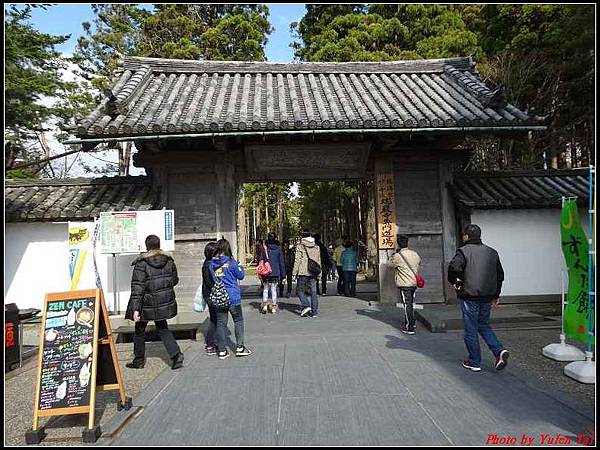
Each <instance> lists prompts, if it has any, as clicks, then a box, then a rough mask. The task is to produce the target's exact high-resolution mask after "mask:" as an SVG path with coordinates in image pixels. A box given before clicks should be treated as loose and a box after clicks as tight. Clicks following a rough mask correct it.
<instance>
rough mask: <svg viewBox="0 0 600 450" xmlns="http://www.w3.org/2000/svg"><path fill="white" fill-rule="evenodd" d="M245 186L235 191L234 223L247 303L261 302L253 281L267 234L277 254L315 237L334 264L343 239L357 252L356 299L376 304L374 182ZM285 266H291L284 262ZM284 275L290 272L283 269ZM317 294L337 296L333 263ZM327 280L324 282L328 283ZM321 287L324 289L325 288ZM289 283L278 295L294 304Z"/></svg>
mask: <svg viewBox="0 0 600 450" xmlns="http://www.w3.org/2000/svg"><path fill="white" fill-rule="evenodd" d="M324 178H325V177H323V176H321V177H319V180H318V181H315V180H299V181H286V182H283V181H278V182H246V183H242V184H241V185H240V186H239V187H238V196H237V208H236V222H237V248H238V255H239V258H240V260H243V261H244V262H245V263H246V268H247V274H248V275H247V277H246V278H247V279H246V281H245V282H243V283H242V284H243V289H242V290H243V292H244V295H245V296H247V297H256V296H262V288H261V281H260V279H259V277H258V276H257V275H256V265H257V264H258V259H259V254H260V248H261V244H262V241H263V240H265V239H266V238H267V235H268V234H269V233H273V234H274V235H275V236H276V239H277V241H278V243H279V244H280V248H282V249H283V247H285V246H287V248H285V251H286V252H287V251H290V248H291V250H292V251H294V248H295V245H297V244H298V243H299V242H300V238H301V235H302V232H303V231H304V230H308V231H309V232H310V233H311V234H312V235H314V236H317V237H318V238H319V240H320V242H322V243H323V244H324V246H325V248H326V249H327V252H328V254H327V256H328V258H329V259H330V260H333V258H334V256H333V253H334V250H335V248H336V247H337V246H338V245H339V243H340V242H341V240H342V238H343V237H344V238H345V239H346V240H351V241H352V242H353V248H355V249H356V250H357V253H358V261H359V270H358V272H357V279H358V283H357V286H358V287H357V293H356V296H357V297H358V298H363V299H365V300H375V299H376V298H377V269H378V260H377V242H376V223H375V199H374V194H375V193H374V190H373V181H372V180H371V179H369V178H368V177H364V178H362V179H359V178H356V179H345V180H336V179H329V180H327V179H324ZM288 264H289V262H288ZM287 269H288V270H290V269H291V267H287ZM324 269H325V271H326V274H327V275H325V277H324V279H321V285H320V287H319V292H320V293H325V292H326V293H327V295H328V296H331V295H337V294H338V292H337V287H338V286H337V280H338V277H339V274H338V273H337V270H336V265H335V263H333V264H330V265H328V267H325V268H324ZM326 280H328V281H326ZM323 283H326V284H325V286H323ZM287 284H288V277H284V281H283V283H282V286H280V287H281V289H280V291H281V293H283V294H284V297H287V293H288V292H291V296H292V298H294V299H295V300H294V301H297V300H298V299H297V295H296V283H295V282H293V283H292V289H291V290H290V289H288V286H287Z"/></svg>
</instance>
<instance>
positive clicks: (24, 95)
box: [4, 5, 69, 142]
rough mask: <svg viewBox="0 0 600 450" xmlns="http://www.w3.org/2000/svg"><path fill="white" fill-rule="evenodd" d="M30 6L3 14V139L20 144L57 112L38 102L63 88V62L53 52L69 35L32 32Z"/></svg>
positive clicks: (54, 95)
mask: <svg viewBox="0 0 600 450" xmlns="http://www.w3.org/2000/svg"><path fill="white" fill-rule="evenodd" d="M33 7H36V6H30V5H26V6H24V7H22V9H20V8H18V7H17V6H16V5H10V6H9V7H8V9H5V11H4V30H5V40H4V43H5V54H4V65H5V68H4V70H5V79H4V95H5V103H4V113H5V129H4V137H5V140H11V141H14V142H22V141H23V140H25V139H29V138H31V137H32V136H35V132H36V131H42V130H44V122H45V121H46V120H48V119H49V118H50V117H52V116H53V115H55V114H57V111H56V110H55V109H54V108H52V107H50V106H44V105H43V104H41V103H40V100H42V98H43V97H56V96H58V95H60V94H61V90H62V89H64V83H63V82H62V80H61V76H60V73H59V71H60V69H63V68H65V67H66V62H65V60H64V59H61V58H60V54H59V52H58V51H56V50H55V46H56V45H59V44H62V43H63V42H65V41H66V40H67V39H69V36H52V35H49V34H45V33H40V32H39V31H37V30H35V29H34V28H33V27H32V26H31V25H30V24H28V23H27V20H28V19H29V18H30V17H31V10H32V8H33Z"/></svg>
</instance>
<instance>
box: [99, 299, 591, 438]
mask: <svg viewBox="0 0 600 450" xmlns="http://www.w3.org/2000/svg"><path fill="white" fill-rule="evenodd" d="M257 305H258V300H250V301H246V303H245V306H244V317H245V324H246V345H247V346H248V347H249V348H250V349H252V350H253V351H254V354H253V355H252V356H250V357H247V358H235V357H234V356H232V357H230V358H228V359H226V360H224V361H221V360H219V359H217V358H216V357H214V356H212V357H211V356H207V355H205V354H204V353H203V343H202V342H198V343H195V344H194V346H192V347H191V348H190V349H189V350H188V351H187V352H186V354H185V356H186V361H185V366H184V368H183V369H181V370H179V371H171V370H165V371H164V372H163V373H162V374H161V375H160V376H159V377H158V378H157V379H156V380H155V382H154V383H153V384H152V385H151V386H150V387H149V388H148V389H147V390H146V391H145V392H144V393H143V394H141V395H140V396H138V397H136V398H134V400H133V403H134V405H135V406H137V407H139V410H138V413H137V414H133V415H132V418H131V419H130V420H129V421H128V422H127V423H126V425H124V427H123V428H122V429H121V432H120V433H119V434H116V435H115V436H114V437H113V438H112V439H106V438H103V439H101V440H99V442H98V443H99V444H114V445H176V444H180V445H298V446H306V445H352V446H355V445H482V444H485V443H486V440H487V439H488V435H489V434H496V435H498V436H515V437H516V439H518V440H520V439H521V437H522V436H523V435H527V436H530V437H533V438H534V439H535V441H534V442H533V443H534V444H540V443H541V442H540V436H541V435H542V434H547V435H551V436H553V437H554V436H556V435H558V434H560V435H562V436H571V437H572V436H576V435H578V434H581V433H584V432H585V430H586V429H589V427H590V425H592V424H593V423H594V416H593V411H590V410H587V411H586V410H585V408H580V407H578V406H577V405H576V404H575V403H574V402H573V401H572V400H571V399H569V398H565V397H560V396H557V395H555V394H552V392H549V391H548V389H544V386H541V385H539V383H537V382H534V381H533V378H532V377H531V376H529V375H528V374H526V373H521V372H519V371H518V370H517V369H516V368H514V367H512V368H511V366H510V365H509V367H508V368H507V369H506V370H505V371H502V372H497V371H495V370H494V369H493V366H492V361H491V355H490V354H489V353H486V357H487V359H486V360H485V361H484V364H483V369H484V370H483V371H482V372H481V373H472V372H468V371H466V370H465V369H463V368H462V366H461V365H460V361H461V360H462V359H463V357H464V353H465V350H464V345H463V342H462V336H461V335H460V334H458V333H447V334H432V333H429V332H427V331H425V330H423V328H422V327H420V328H419V329H418V330H417V335H415V336H406V335H403V334H402V333H400V331H399V329H398V326H399V323H400V322H401V320H402V319H401V317H402V315H403V314H402V310H399V309H395V308H393V309H386V310H381V309H380V308H379V307H378V306H375V305H374V306H371V307H370V306H368V303H367V302H366V301H362V300H357V299H347V298H342V297H324V298H321V299H320V310H319V317H318V318H300V317H299V316H298V312H297V310H298V307H297V303H296V302H295V301H293V300H287V299H284V300H283V303H281V304H280V306H281V311H280V313H279V314H276V315H267V316H263V315H261V314H259V313H258V310H257V309H256V306H257ZM230 329H231V330H233V328H232V325H231V321H230ZM230 338H234V336H233V332H232V335H231V336H230ZM232 346H233V344H232ZM486 351H487V350H486ZM518 443H520V442H518Z"/></svg>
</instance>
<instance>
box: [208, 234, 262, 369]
mask: <svg viewBox="0 0 600 450" xmlns="http://www.w3.org/2000/svg"><path fill="white" fill-rule="evenodd" d="M210 269H211V275H212V276H213V280H214V281H215V283H216V282H217V279H218V280H219V281H220V282H222V283H223V284H224V286H225V289H226V290H227V294H228V295H229V306H228V307H217V308H216V312H217V350H218V353H217V355H218V357H219V359H225V358H228V357H229V356H230V354H229V351H228V350H227V322H228V319H229V314H231V317H232V318H233V324H234V327H235V340H236V344H237V346H236V349H235V356H248V355H251V354H252V352H251V351H250V350H248V348H246V346H245V345H244V316H243V315H242V293H241V290H240V284H239V280H243V279H244V267H243V266H242V265H241V264H238V263H237V261H236V260H235V259H233V256H232V253H231V245H230V244H229V241H227V239H220V240H219V241H217V253H216V255H215V257H214V258H213V259H212V262H211V264H210Z"/></svg>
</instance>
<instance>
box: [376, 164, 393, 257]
mask: <svg viewBox="0 0 600 450" xmlns="http://www.w3.org/2000/svg"><path fill="white" fill-rule="evenodd" d="M395 236H396V196H395V195H394V175H393V174H392V173H380V174H377V241H378V246H379V248H380V249H393V248H394V247H395Z"/></svg>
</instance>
